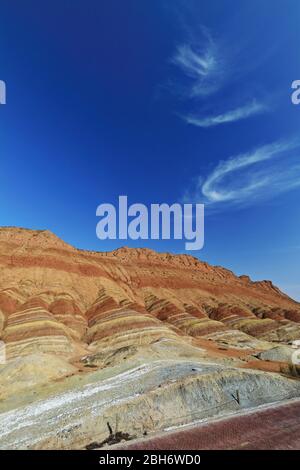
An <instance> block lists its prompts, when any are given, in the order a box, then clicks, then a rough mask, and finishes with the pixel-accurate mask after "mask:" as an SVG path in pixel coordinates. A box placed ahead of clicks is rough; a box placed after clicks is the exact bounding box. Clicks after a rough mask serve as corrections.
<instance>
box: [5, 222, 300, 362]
mask: <svg viewBox="0 0 300 470" xmlns="http://www.w3.org/2000/svg"><path fill="white" fill-rule="evenodd" d="M0 263H1V273H0V288H1V291H0V311H1V317H0V320H1V321H0V332H1V333H0V334H1V338H2V339H3V341H5V343H6V344H7V347H8V353H9V354H11V355H12V356H16V355H18V354H27V353H28V354H29V353H32V352H34V351H36V350H37V351H42V352H45V353H49V352H50V353H59V354H64V355H66V356H67V357H72V356H73V355H76V353H78V351H79V350H81V351H84V350H86V348H88V347H91V348H92V349H95V348H100V349H101V348H106V347H116V344H127V345H128V344H135V343H138V344H144V343H150V342H152V341H155V340H157V339H159V338H161V337H174V336H175V337H176V336H178V337H182V336H191V337H192V338H198V337H199V338H201V337H202V338H203V337H204V338H205V337H206V336H207V335H211V334H212V333H220V334H221V333H222V332H225V331H227V332H228V331H232V330H239V331H241V332H244V333H246V334H248V335H251V336H253V337H256V338H263V339H267V340H268V335H269V336H270V335H271V340H272V338H273V339H274V338H275V337H276V335H277V333H278V332H279V333H280V334H281V339H282V340H283V341H285V342H289V341H291V340H293V339H294V336H297V334H298V335H299V331H300V330H299V328H300V325H298V324H299V322H300V306H299V304H298V303H297V302H295V301H293V300H292V299H290V298H289V297H287V296H286V295H285V294H284V293H282V292H280V290H279V289H277V288H276V287H274V286H273V284H272V283H271V282H269V281H263V282H252V281H251V280H250V278H249V277H248V276H241V277H237V276H235V275H234V274H233V273H232V272H231V271H229V270H226V269H224V268H221V267H214V266H210V265H208V264H207V263H204V262H201V261H199V260H198V259H196V258H194V257H192V256H187V255H171V254H167V253H164V254H160V253H156V252H154V251H152V250H148V249H129V248H121V249H118V250H116V251H113V252H109V253H96V252H88V251H82V250H77V249H75V248H73V247H71V246H70V245H68V244H66V243H64V242H63V241H62V240H60V239H59V238H57V237H56V236H55V235H54V234H52V233H51V232H48V231H32V230H26V229H18V228H2V229H1V230H0ZM287 326H288V327H289V328H287ZM288 331H289V332H288ZM299 337H300V335H299ZM78 348H79V349H78Z"/></svg>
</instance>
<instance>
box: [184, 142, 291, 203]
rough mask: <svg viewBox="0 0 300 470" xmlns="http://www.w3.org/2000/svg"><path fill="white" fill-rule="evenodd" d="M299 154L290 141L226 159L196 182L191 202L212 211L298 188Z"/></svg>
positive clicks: (254, 201) (276, 143) (253, 201)
mask: <svg viewBox="0 0 300 470" xmlns="http://www.w3.org/2000/svg"><path fill="white" fill-rule="evenodd" d="M299 154H300V140H299V139H294V140H291V141H279V142H274V143H272V144H268V145H264V146H261V147H258V148H257V149H255V150H253V151H252V152H248V153H245V154H240V155H237V156H233V157H230V158H228V159H227V160H225V161H221V162H219V164H218V165H217V166H216V167H215V169H214V170H213V171H212V172H211V173H210V174H209V175H208V176H207V177H206V178H205V179H203V178H199V180H198V182H197V185H196V191H194V194H193V198H194V199H197V200H202V201H203V200H204V202H205V203H206V204H207V205H209V206H214V207H215V208H221V207H222V208H224V204H226V206H230V207H232V206H234V205H235V206H236V205H247V206H249V205H253V204H255V203H256V202H257V201H261V200H263V199H268V198H270V197H273V196H276V195H278V194H280V193H283V192H286V191H289V190H292V189H294V188H297V187H300V161H299ZM189 197H191V192H189Z"/></svg>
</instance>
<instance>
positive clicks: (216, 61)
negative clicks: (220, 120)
mask: <svg viewBox="0 0 300 470" xmlns="http://www.w3.org/2000/svg"><path fill="white" fill-rule="evenodd" d="M203 31H204V32H203ZM203 31H202V35H201V39H200V40H198V41H197V42H193V43H184V44H181V45H179V46H177V49H176V52H175V54H174V56H173V57H172V58H171V63H173V64H174V65H176V66H177V67H178V68H179V69H180V71H181V72H182V73H183V77H182V78H185V79H186V83H185V92H186V95H187V96H188V97H189V98H196V97H205V96H208V95H210V94H212V93H214V92H216V91H217V90H218V89H219V88H220V87H221V85H222V81H223V79H224V76H225V68H224V64H223V59H222V57H221V55H220V53H219V49H218V47H217V45H216V43H215V41H214V40H213V39H212V37H211V35H210V34H209V32H208V31H207V30H203Z"/></svg>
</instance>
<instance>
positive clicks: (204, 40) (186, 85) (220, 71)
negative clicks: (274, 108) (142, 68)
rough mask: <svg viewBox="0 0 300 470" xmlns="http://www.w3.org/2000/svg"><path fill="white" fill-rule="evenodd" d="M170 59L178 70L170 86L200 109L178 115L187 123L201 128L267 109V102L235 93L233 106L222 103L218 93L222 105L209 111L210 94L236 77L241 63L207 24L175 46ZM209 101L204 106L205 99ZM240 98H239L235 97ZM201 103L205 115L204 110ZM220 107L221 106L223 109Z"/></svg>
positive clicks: (219, 90)
mask: <svg viewBox="0 0 300 470" xmlns="http://www.w3.org/2000/svg"><path fill="white" fill-rule="evenodd" d="M170 62H171V63H172V64H173V65H175V66H176V68H177V71H179V72H180V74H179V75H178V76H177V81H175V82H174V81H172V89H173V91H175V92H179V94H180V96H181V98H184V99H185V100H186V101H185V104H186V106H188V105H189V106H191V105H192V106H193V108H194V109H195V108H198V109H199V110H201V111H200V112H197V111H196V112H195V111H194V112H193V113H187V112H184V113H181V114H180V116H181V117H182V118H183V120H185V121H186V122H187V123H188V124H191V125H195V126H198V127H202V128H207V127H213V126H219V125H223V124H228V123H233V122H236V121H240V120H244V119H247V118H249V117H251V116H254V115H258V114H262V113H264V112H267V111H270V108H269V106H267V105H266V104H265V103H264V102H261V101H259V100H258V99H256V98H252V99H250V100H249V99H248V100H247V101H246V103H245V102H242V104H241V103H240V101H241V100H242V101H244V100H243V99H241V97H238V95H237V93H235V94H234V95H235V96H234V101H235V102H238V105H237V106H236V107H231V108H229V109H226V108H228V106H226V105H225V104H224V98H223V97H222V96H220V94H219V95H218V102H217V107H218V108H219V109H221V111H220V112H218V113H215V112H214V113H213V112H212V111H210V112H209V109H210V108H211V109H212V103H213V102H211V100H212V97H213V95H215V94H217V93H218V92H221V91H222V90H223V89H224V88H225V87H226V86H227V85H228V84H230V83H231V82H232V81H233V80H236V72H237V70H239V71H240V64H239V63H237V57H234V54H232V53H231V55H230V53H228V47H227V48H225V47H224V45H223V46H222V41H220V40H219V41H218V42H217V41H216V40H215V39H214V38H213V36H212V34H211V33H210V31H209V30H208V29H207V28H204V27H202V28H200V32H199V31H198V34H197V38H196V37H195V35H193V40H192V41H190V42H186V43H182V44H181V45H179V46H177V48H176V51H175V53H174V55H173V57H172V58H171V60H170ZM208 98H209V99H210V102H209V104H208V106H207V99H208ZM237 98H239V99H237ZM213 104H214V108H216V102H215V103H213ZM203 105H204V107H205V108H206V112H208V113H209V114H208V115H205V113H204V111H203ZM222 108H223V109H222Z"/></svg>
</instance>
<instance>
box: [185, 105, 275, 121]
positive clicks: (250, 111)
mask: <svg viewBox="0 0 300 470" xmlns="http://www.w3.org/2000/svg"><path fill="white" fill-rule="evenodd" d="M268 110H269V107H268V106H267V105H265V104H263V103H260V102H258V101H256V100H253V101H251V102H250V103H248V104H246V105H244V106H241V107H238V108H235V109H232V110H230V111H226V112H225V113H222V114H216V115H213V116H207V117H204V116H195V115H188V116H182V118H183V119H184V120H185V121H186V122H187V123H188V124H192V125H194V126H197V127H204V128H206V127H214V126H219V125H220V124H227V123H230V122H234V121H240V120H242V119H246V118H248V117H251V116H255V115H257V114H261V113H265V112H267V111H268Z"/></svg>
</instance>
